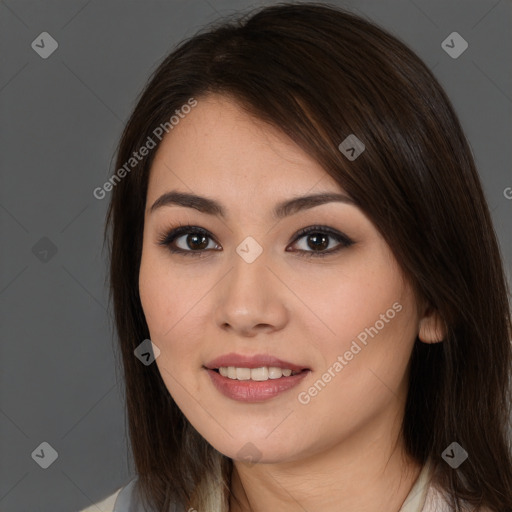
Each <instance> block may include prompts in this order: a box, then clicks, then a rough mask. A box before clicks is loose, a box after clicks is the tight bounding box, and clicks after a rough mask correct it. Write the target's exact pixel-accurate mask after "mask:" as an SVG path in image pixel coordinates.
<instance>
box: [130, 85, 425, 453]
mask: <svg viewBox="0 0 512 512" xmlns="http://www.w3.org/2000/svg"><path fill="white" fill-rule="evenodd" d="M171 191H173V192H180V193H183V194H194V195H196V196H201V197H204V198H208V199H211V200H214V201H215V202H216V203H218V204H219V205H220V207H221V208H222V211H223V215H220V214H219V212H218V211H214V212H212V211H201V210H204V209H203V208H202V207H201V205H200V203H199V202H198V201H195V202H194V203H193V204H195V206H197V208H194V207H191V206H190V203H189V206H185V205H183V204H176V203H175V202H167V204H161V205H160V206H158V207H156V206H155V208H154V209H153V210H151V207H152V205H153V204H154V203H155V202H156V201H157V200H158V199H159V198H160V197H161V196H162V195H163V194H166V193H168V192H171ZM317 194H337V195H342V196H344V199H343V198H342V200H340V201H333V200H331V201H327V202H321V201H318V202H316V203H313V202H309V203H303V204H302V208H299V207H296V208H288V209H284V210H285V211H280V212H279V213H280V215H278V216H277V215H276V216H275V215H274V209H275V208H276V207H277V205H279V204H281V203H284V202H286V201H289V200H290V199H292V198H297V197H301V196H310V195H317ZM146 199H147V200H146V212H145V221H144V238H143V251H142V260H141V265H140V274H139V291H140V298H141V301H142V306H143V310H144V314H145V317H146V321H147V323H148V326H149V330H150V335H151V340H152V342H153V343H154V344H155V345H156V346H157V347H158V348H159V350H160V355H159V356H158V357H157V359H156V361H155V363H156V364H157V366H158V369H159V371H160V373H161V376H162V378H163V380H164V382H165V385H166V387H167V389H168V390H169V393H170V394H171V395H172V397H173V399H174V400H175V402H176V403H177V405H178V406H179V408H180V409H181V410H182V412H183V413H184V415H185V416H186V417H187V418H188V420H189V421H190V423H192V425H193V426H194V428H195V429H196V430H197V431H198V432H199V433H200V434H201V435H202V436H203V437H204V438H205V439H206V440H207V441H208V442H209V443H210V444H212V445H213V446H214V447H215V448H216V449H217V450H218V451H220V452H221V453H223V454H225V455H226V456H228V457H231V458H232V459H234V460H247V459H248V458H251V457H252V459H253V461H256V460H257V461H259V462H277V461H293V460H298V459H301V458H305V457H308V456H313V455H315V454H319V453H321V452H322V451H325V450H328V449H332V448H333V447H335V446H342V445H343V444H345V445H347V446H348V445H349V441H350V440H351V439H352V440H353V439H355V438H356V437H361V436H365V435H366V434H368V433H369V432H371V431H373V432H377V431H380V432H384V430H385V429H386V425H389V423H390V422H393V421H396V420H397V418H399V417H400V415H401V414H402V413H403V411H402V408H403V404H404V401H405V396H406V392H407V385H406V381H407V379H406V377H407V367H408V361H409V358H410V354H411V350H412V346H413V342H414V339H415V337H416V335H417V333H418V323H419V318H418V312H417V307H416V303H415V301H414V296H413V293H412V289H411V287H410V286H409V285H408V283H407V282H406V281H405V280H404V279H403V277H402V274H401V272H400V270H399V268H398V265H397V263H396V261H395V259H394V257H393V255H392V253H391V251H390V249H389V247H388V246H387V244H386V243H385V241H384V239H383V238H382V236H381V235H380V234H379V232H378V231H377V230H376V228H375V227H374V225H373V224H372V223H371V222H370V221H369V219H368V218H367V217H366V216H365V214H364V213H363V212H362V211H361V210H360V209H359V208H358V207H357V206H355V205H354V204H353V203H352V202H351V201H350V198H349V197H348V196H347V194H346V193H345V192H344V191H343V190H342V189H341V188H340V187H339V185H338V184H337V183H336V182H335V181H334V180H333V179H332V178H331V177H330V176H329V175H328V174H327V173H326V172H325V171H324V170H323V169H322V167H320V165H319V164H318V163H317V162H316V161H314V160H313V159H312V158H311V157H309V156H308V155H307V154H305V153H304V152H303V151H302V150H301V148H300V147H298V146H297V145H296V144H294V143H293V142H292V141H291V140H290V139H288V138H287V137H286V136H285V135H284V134H283V133H281V132H280V131H279V130H277V129H276V128H273V127H270V126H269V125H266V124H265V123H263V122H262V121H260V120H258V119H255V118H253V117H251V116H249V115H248V114H247V113H245V112H244V111H243V110H242V109H241V108H240V107H239V106H238V105H237V103H235V102H234V101H232V100H230V99H228V98H226V97H223V96H218V95H211V96H208V97H205V98H200V99H198V104H197V106H196V107H195V108H194V109H192V111H191V112H190V113H189V114H188V115H187V116H186V117H185V118H184V119H181V120H180V122H179V124H178V125H177V126H175V127H174V129H173V130H172V131H170V132H169V134H168V135H166V137H165V138H164V139H163V141H162V143H161V145H160V147H159V148H158V151H157V154H156V155H155V160H154V163H153V165H152V168H151V173H150V180H149V187H148V192H147V198H146ZM299 206H300V205H299ZM180 226H182V231H180V232H178V233H173V231H172V230H174V229H175V228H178V227H180ZM183 226H191V227H188V228H183ZM304 228H312V229H311V230H310V232H309V233H307V232H306V234H301V233H300V231H301V230H303V229H304ZM168 235H170V236H168ZM163 242H164V243H163ZM233 353H234V354H238V355H240V356H253V355H261V356H273V357H275V358H278V359H279V360H281V361H285V362H286V363H287V364H288V366H290V365H292V364H293V365H295V366H296V367H297V368H299V369H305V370H304V371H302V372H301V373H300V374H298V375H297V376H293V375H291V376H289V377H287V376H286V375H283V376H281V377H278V378H271V379H269V380H267V381H255V380H241V381H238V380H235V379H231V378H230V377H229V376H228V377H224V376H222V375H220V374H219V373H217V372H214V371H213V370H208V369H207V368H206V367H207V366H208V365H209V363H210V362H211V361H213V360H214V359H216V358H218V357H220V356H223V355H225V354H233ZM245 363H247V361H245ZM287 364H281V366H282V367H284V368H286V367H287ZM210 366H212V365H210ZM213 366H214V367H215V368H217V367H219V366H220V365H219V364H217V365H213ZM233 366H239V367H241V368H247V366H248V364H244V362H242V363H240V364H238V365H233ZM256 366H257V365H256ZM260 366H267V367H268V366H270V367H273V366H274V365H273V364H267V365H260ZM277 366H279V365H277ZM228 371H230V372H234V374H233V373H231V375H232V376H233V375H236V374H237V371H238V372H239V373H238V376H239V377H240V378H242V379H243V378H245V377H247V375H248V374H247V370H236V369H235V370H228ZM272 372H276V370H272V369H271V370H270V373H271V375H273V376H274V377H277V376H278V375H279V374H278V373H272ZM213 373H215V374H213ZM285 373H286V372H285ZM249 374H250V372H249ZM265 376H266V373H265V370H257V371H256V372H255V373H253V374H252V378H254V379H258V378H260V377H261V378H264V377H265ZM252 378H251V379H252ZM219 382H220V384H219ZM291 384H293V385H291ZM290 386H291V387H290ZM221 388H222V389H227V391H226V392H222V391H221V390H220V389H221ZM279 389H281V391H279V392H277V393H276V390H279ZM226 393H227V394H226ZM244 397H245V398H244ZM248 443H250V444H248Z"/></svg>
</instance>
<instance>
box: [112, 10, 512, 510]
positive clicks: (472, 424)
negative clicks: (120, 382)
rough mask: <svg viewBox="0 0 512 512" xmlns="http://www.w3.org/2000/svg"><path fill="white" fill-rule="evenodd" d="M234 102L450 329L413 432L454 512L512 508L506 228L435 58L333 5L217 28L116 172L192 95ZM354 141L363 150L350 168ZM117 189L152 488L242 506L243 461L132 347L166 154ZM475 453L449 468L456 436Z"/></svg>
mask: <svg viewBox="0 0 512 512" xmlns="http://www.w3.org/2000/svg"><path fill="white" fill-rule="evenodd" d="M210 93H220V94H224V95H226V96H229V97H232V98H233V99H236V100H237V101H238V102H239V103H240V104H241V105H243V107H244V108H245V109H246V110H247V111H248V112H249V113H251V114H253V115H255V116H257V117H258V118H260V119H262V120H264V121H267V122H269V123H271V124H272V125H275V126H276V127H278V128H279V129H281V130H282V131H283V132H284V133H286V134H287V135H288V136H289V137H291V139H292V140H294V141H295V142H296V143H297V144H298V145H299V146H300V147H301V148H304V149H305V150H306V151H307V152H308V153H309V154H310V155H311V156H313V157H314V158H315V159H316V160H317V161H318V162H319V163H320V164H321V165H322V166H323V168H324V169H325V171H326V172H327V173H329V175H330V176H332V177H333V178H334V179H335V180H336V181H337V182H338V183H339V184H340V186H341V187H342V188H343V189H344V190H345V191H346V192H347V193H348V194H349V195H350V196H351V197H352V198H353V199H354V200H355V201H356V204H358V206H359V207H360V208H361V209H362V210H363V211H364V212H365V213H366V215H368V216H369V218H370V219H371V220H372V222H373V223H374V225H375V226H376V228H377V229H378V230H379V231H380V233H382V235H383V236H384V238H385V240H386V241H387V243H388V244H389V246H390V248H391V250H392V251H393V253H394V255H395V257H396V259H397V261H398V263H399V265H400V267H401V268H402V270H403V272H404V274H405V275H406V276H407V277H408V279H409V280H410V282H411V283H412V285H413V286H414V288H415V290H417V292H418V296H419V297H421V298H422V300H425V301H427V302H428V303H429V304H430V305H431V307H433V308H435V310H437V311H438V313H439V315H440V316H441V318H442V320H443V322H444V324H445V325H446V327H447V334H446V337H445V339H444V340H443V341H442V342H441V343H436V344H425V343H422V342H420V341H419V340H418V339H416V341H415V345H414V349H413V353H412V357H411V361H410V376H409V392H408V397H407V402H406V410H405V417H404V420H403V425H402V433H403V436H404V439H405V443H406V448H407V451H408V452H409V454H410V455H411V456H412V457H413V458H414V459H415V460H417V461H418V462H419V463H422V464H423V463H425V462H426V461H427V459H429V458H430V459H431V460H432V462H433V465H434V469H435V484H436V486H438V488H439V489H441V490H443V491H444V492H445V494H446V496H447V499H449V500H450V502H451V504H452V507H453V509H454V510H459V507H460V506H461V503H460V501H459V500H467V501H468V502H469V503H470V504H471V505H476V506H479V505H482V506H487V507H489V508H490V509H491V510H493V511H505V510H512V495H511V489H512V460H511V458H512V456H511V448H510V444H509V443H510V440H509V439H507V428H508V425H509V423H508V422H509V421H510V403H511V400H510V385H509V383H510V374H511V368H512V350H511V344H510V341H509V340H510V334H511V323H510V322H511V319H510V309H509V302H508V295H507V288H506V281H505V277H504V273H503V269H502V262H501V258H500V253H499V248H498V244H497V240H496V235H495V232H494V230H493V226H492V223H491V217H490V214H489V210H488V207H487V204H486V201H485V198H484V195H483V192H482V188H481V185H480V182H479V178H478V174H477V171H476V168H475V163H474V160H473V158H472V153H471V151H470V148H469V145H468V143H467V141H466V139H465V136H464V134H463V131H462V128H461V126H460V124H459V121H458V119H457V116H456V114H455V111H454V108H453V107H452V104H451V102H450V100H449V99H448V97H447V96H446V94H445V92H444V91H443V89H442V88H441V86H440V85H439V83H438V82H437V80H436V79H435V77H434V76H433V74H432V73H431V72H430V71H429V69H428V68H427V67H426V65H425V64H424V63H423V62H422V61H421V59H420V58H419V57H418V56H417V55H415V54H414V53H413V52H412V51H411V50H410V49H409V48H408V47H407V46H406V45H404V44H403V43H402V42H400V41H399V40H398V39H397V38H396V37H394V36H392V35H390V34H389V33H388V32H386V31H385V30H383V29H381V28H378V27H377V26H375V24H373V23H371V22H369V21H367V20H365V19H364V18H362V17H360V16H356V15H354V14H351V13H349V12H346V11H344V10H342V9H339V8H334V7H332V6H329V5H327V4H319V3H301V4H277V5H273V6H270V7H267V8H263V9H261V10H259V11H258V12H256V13H254V12H253V13H249V14H245V15H242V16H239V17H238V18H235V19H231V20H224V21H223V22H222V23H219V24H215V25H210V26H209V27H207V29H205V30H203V31H201V32H200V33H198V34H196V35H195V36H194V37H192V38H190V39H188V40H186V41H184V42H182V43H181V44H180V45H179V46H178V47H177V48H176V49H175V50H174V51H173V52H172V53H171V54H170V55H169V56H167V57H166V58H165V60H164V61H163V62H162V63H161V65H160V66H159V67H158V69H156V71H155V72H154V73H153V75H152V77H151V78H150V80H149V81H148V84H147V85H146V87H145V89H144V91H143V92H142V94H141V96H140V98H139V101H138V103H137V105H136V107H135V109H134V112H133V114H132V116H131V117H130V119H129V121H128V123H127V125H126V127H125V130H124V133H123V135H122V138H121V141H120V144H119V148H118V155H117V166H116V168H120V167H121V166H123V164H125V162H127V161H128V160H129V159H130V157H131V156H132V154H133V153H134V152H135V151H137V150H138V149H139V148H140V147H141V146H142V145H143V144H144V143H145V142H146V140H147V137H148V136H151V135H152V133H153V131H154V130H155V128H156V127H157V126H159V125H161V124H162V123H165V122H167V121H168V120H169V117H170V116H171V115H172V113H173V112H174V111H175V110H177V109H179V108H180V107H181V106H182V105H184V104H186V103H187V101H188V100H189V99H190V98H191V97H194V98H196V99H197V101H199V102H200V101H201V97H203V98H204V97H205V95H207V94H210ZM349 134H356V136H357V137H358V138H359V139H360V140H362V141H363V143H364V144H365V146H366V150H365V151H364V152H363V153H362V154H361V155H360V156H359V157H358V158H357V159H356V160H353V161H348V160H347V158H346V157H345V155H343V154H342V153H341V152H340V150H339V149H338V146H339V144H340V142H341V141H342V140H343V139H345V138H346V137H347V136H348V135H349ZM155 152H156V149H155V150H152V151H151V152H149V154H148V155H147V156H145V157H144V158H142V159H141V161H140V162H138V163H137V165H136V166H135V167H134V169H133V170H131V172H129V173H128V174H127V175H126V176H125V177H123V178H122V179H121V180H119V182H118V183H117V184H116V185H115V186H114V187H113V192H112V197H111V202H110V205H109V211H108V215H107V222H106V226H105V236H107V229H108V228H109V227H110V228H111V239H110V245H109V249H110V294H111V299H112V298H113V305H114V310H115V323H116V328H117V334H118V339H119V344H120V349H121V354H122V362H123V368H124V377H125V385H126V402H127V414H128V422H129V432H130V441H131V446H132V450H133V455H134V461H135V465H136V471H137V475H138V483H137V485H138V489H139V491H140V492H141V495H142V496H144V499H145V500H146V501H147V502H149V503H151V505H152V506H153V507H154V508H155V510H158V511H164V510H167V508H168V507H169V505H170V503H172V502H173V501H174V500H176V501H178V502H181V503H183V504H184V505H186V506H193V507H195V508H196V509H197V510H200V511H202V512H203V511H204V512H219V511H221V510H222V511H227V510H228V499H229V498H228V496H229V486H230V477H231V470H232V461H231V459H229V458H227V457H225V456H224V455H223V454H221V453H219V452H218V451H217V450H215V449H214V448H213V447H212V446H211V445H210V444H209V443H208V442H207V441H206V440H205V439H203V438H202V436H200V435H199V434H198V432H197V431H196V430H195V429H194V428H193V427H192V425H191V424H190V423H189V422H188V420H187V419H186V418H185V416H184V415H183V414H182V412H181V411H180V409H179V408H178V407H177V405H176V404H175V402H174V401H173V399H172V397H171V396H170V394H169V392H168V390H167V389H166V387H165V385H164V382H163V380H162V378H161V376H160V374H159V371H158V368H157V366H156V364H152V365H150V366H144V365H142V364H140V362H139V361H138V360H137V358H136V357H134V353H133V351H134V349H135V348H136V347H137V346H138V345H139V344H140V343H141V342H142V341H143V340H144V339H146V338H149V331H148V327H147V324H146V321H145V317H144V313H143V310H142V307H141V302H140V298H139V294H138V272H139V265H140V259H141V249H142V232H143V223H144V208H145V201H146V192H147V186H148V178H149V172H150V167H151V162H152V159H153V156H154V154H155ZM454 441H456V442H457V443H459V444H460V445H461V446H462V447H463V448H464V449H465V450H466V451H467V452H468V454H469V458H468V459H467V460H466V461H465V462H464V463H463V464H462V465H461V466H459V468H458V469H456V470H454V469H452V468H451V467H450V466H449V465H448V464H447V463H446V462H445V461H444V460H443V459H442V457H441V454H442V452H443V451H444V450H445V448H447V447H448V446H449V445H450V444H451V443H452V442H454Z"/></svg>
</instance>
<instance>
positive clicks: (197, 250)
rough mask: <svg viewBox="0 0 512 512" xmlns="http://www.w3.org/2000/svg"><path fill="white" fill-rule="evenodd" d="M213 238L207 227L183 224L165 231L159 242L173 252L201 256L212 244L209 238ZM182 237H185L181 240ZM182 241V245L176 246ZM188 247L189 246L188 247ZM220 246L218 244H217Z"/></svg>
mask: <svg viewBox="0 0 512 512" xmlns="http://www.w3.org/2000/svg"><path fill="white" fill-rule="evenodd" d="M209 238H210V239H212V236H211V234H210V233H209V232H208V231H206V229H203V228H200V227H198V226H190V225H186V226H182V225H180V226H179V227H178V228H175V229H171V230H170V231H168V232H166V233H164V234H163V235H162V236H161V237H160V238H159V239H158V244H159V245H163V246H166V247H168V249H169V251H171V252H172V253H179V254H183V255H186V256H201V254H203V253H204V251H206V250H211V249H212V248H211V247H210V248H208V246H209V245H210V244H209V243H208V239H209ZM180 239H183V240H182V241H181V242H180ZM178 243H181V245H182V246H181V247H179V246H178V247H177V248H176V247H175V244H178ZM187 247H188V248H187ZM217 247H218V245H217Z"/></svg>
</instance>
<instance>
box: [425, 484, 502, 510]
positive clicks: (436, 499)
mask: <svg viewBox="0 0 512 512" xmlns="http://www.w3.org/2000/svg"><path fill="white" fill-rule="evenodd" d="M462 507H463V508H462V511H461V512H492V511H491V510H490V509H489V508H487V507H480V508H478V509H476V508H474V507H472V506H470V505H469V504H467V503H466V502H465V501H462ZM452 510H453V509H452V508H451V506H450V504H449V503H448V501H447V500H446V497H445V496H444V494H443V493H442V492H441V491H439V490H438V489H437V488H436V487H435V486H434V485H432V484H431V485H430V486H429V487H428V491H427V496H426V499H425V504H424V506H423V508H422V509H421V512H452Z"/></svg>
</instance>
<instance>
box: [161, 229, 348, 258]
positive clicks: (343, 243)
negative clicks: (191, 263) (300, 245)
mask: <svg viewBox="0 0 512 512" xmlns="http://www.w3.org/2000/svg"><path fill="white" fill-rule="evenodd" d="M311 233H314V234H324V235H328V236H329V237H331V238H334V239H335V240H336V241H337V242H339V243H340V245H339V246H338V247H337V248H335V249H330V250H328V251H324V252H316V251H304V250H302V249H299V250H298V251H297V252H298V253H299V255H300V256H301V257H303V258H323V257H325V256H329V255H331V254H335V253H337V252H339V251H340V250H341V249H343V248H346V247H350V246H351V245H353V244H354V241H353V240H351V239H350V238H349V237H348V236H347V235H345V234H343V233H339V232H338V231H335V230H333V229H331V228H329V227H327V226H318V225H317V226H308V227H306V228H303V229H301V230H299V231H298V232H297V233H296V234H295V237H294V239H293V240H292V243H293V244H294V243H296V242H297V241H299V240H300V239H301V238H303V237H305V236H306V235H309V234H311ZM186 234H199V235H204V236H206V237H208V238H211V239H212V240H214V238H213V237H212V236H211V234H210V233H209V232H208V231H207V230H205V229H203V228H200V227H198V226H191V225H188V224H187V225H182V224H180V225H179V227H177V228H174V229H172V228H171V229H170V230H168V231H167V232H164V233H163V234H162V235H161V236H160V237H159V239H158V244H159V245H162V246H165V247H167V248H168V249H169V251H170V252H171V253H173V254H182V255H183V256H192V257H201V256H202V255H203V253H204V252H206V251H211V250H212V249H201V250H198V251H192V250H188V251H187V250H184V249H172V248H171V244H172V243H173V242H174V240H176V238H178V237H180V236H181V235H186ZM203 257H204V256H203Z"/></svg>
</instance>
